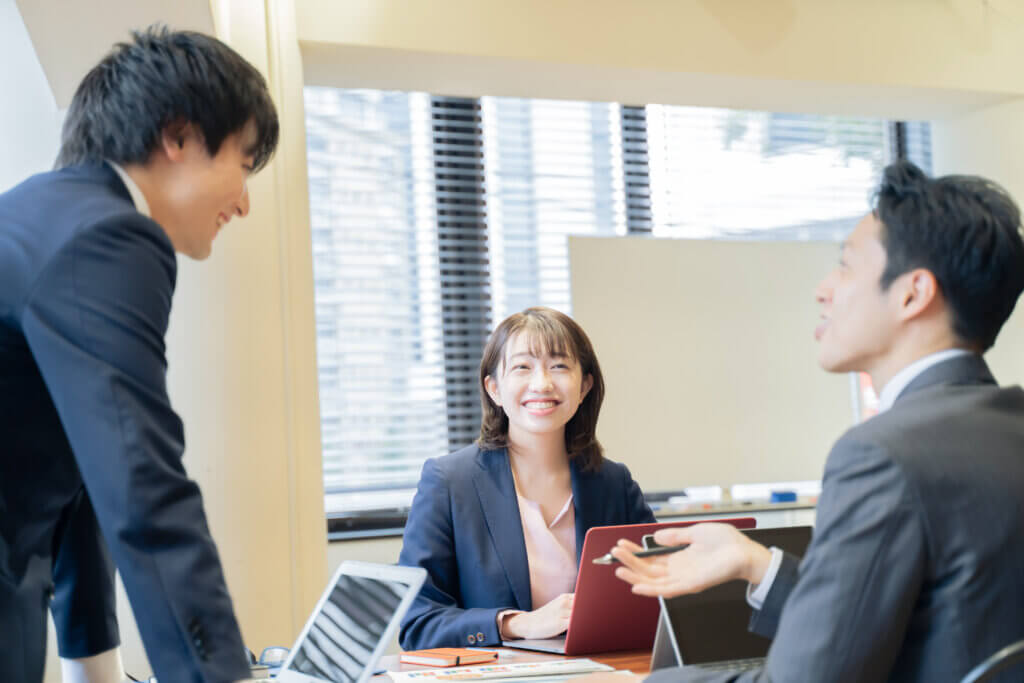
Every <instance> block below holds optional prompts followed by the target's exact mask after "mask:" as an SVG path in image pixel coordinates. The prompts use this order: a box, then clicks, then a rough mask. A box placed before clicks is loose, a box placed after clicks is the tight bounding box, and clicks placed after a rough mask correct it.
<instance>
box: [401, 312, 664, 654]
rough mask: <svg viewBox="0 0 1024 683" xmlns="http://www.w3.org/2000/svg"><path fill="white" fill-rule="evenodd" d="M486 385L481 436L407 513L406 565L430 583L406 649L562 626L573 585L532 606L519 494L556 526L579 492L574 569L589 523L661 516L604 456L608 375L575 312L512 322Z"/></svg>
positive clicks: (546, 633)
mask: <svg viewBox="0 0 1024 683" xmlns="http://www.w3.org/2000/svg"><path fill="white" fill-rule="evenodd" d="M480 387H481V402H482V404H483V413H484V415H483V421H482V425H481V429H480V438H479V439H478V440H477V442H476V444H474V445H471V446H468V447H466V448H463V449H462V450H459V451H456V452H455V453H452V454H450V455H447V456H444V457H440V458H433V459H430V460H428V461H427V462H426V463H425V464H424V466H423V473H422V476H421V478H420V483H419V487H418V489H417V492H416V496H415V498H414V499H413V503H412V509H411V510H410V512H409V520H408V522H407V523H406V527H405V534H404V539H403V545H402V552H401V555H400V557H399V564H403V565H408V566H418V567H423V568H424V569H426V570H427V580H426V583H425V584H424V585H423V589H422V590H421V592H420V594H419V596H418V597H417V598H416V600H415V602H414V603H413V605H412V607H411V608H410V609H409V611H408V612H407V613H406V615H405V618H404V619H403V620H402V628H401V633H400V635H399V639H400V642H401V645H402V647H403V648H404V649H407V650H408V649H420V648H431V647H455V646H466V645H497V644H500V643H501V641H502V640H503V639H506V640H507V639H510V638H522V637H530V638H545V637H550V636H555V635H558V634H559V633H561V632H563V631H564V630H565V628H566V626H567V625H568V616H569V612H570V610H571V607H572V594H571V593H568V594H563V595H559V596H557V597H556V598H554V599H552V600H550V601H549V602H548V603H547V604H545V605H534V604H533V599H532V594H533V593H534V592H535V590H536V589H537V587H536V586H531V579H530V565H529V562H528V558H527V549H526V548H527V543H526V538H525V536H524V530H523V521H522V518H521V516H520V512H521V511H520V506H519V497H522V498H523V499H524V500H528V501H533V506H534V507H535V509H536V510H539V511H541V514H542V515H543V523H544V524H552V525H553V524H556V523H557V520H558V519H560V518H561V517H560V516H556V515H555V512H556V511H557V510H558V509H559V508H560V507H562V513H565V511H566V510H567V509H568V501H569V495H570V494H571V496H572V498H571V500H572V512H573V513H574V515H575V525H574V526H575V551H576V557H575V562H576V564H575V566H577V567H578V565H579V558H580V552H581V551H582V549H583V538H584V536H585V534H586V532H587V530H588V529H590V528H591V527H594V526H606V525H612V524H639V523H645V522H653V521H654V514H653V513H652V512H651V509H650V508H649V507H648V506H647V504H646V503H645V502H644V500H643V495H642V493H641V492H640V487H639V486H637V484H636V482H634V481H633V479H632V477H631V476H630V473H629V470H628V469H627V468H626V466H625V465H621V464H619V463H615V462H612V461H610V460H606V459H605V458H604V457H603V454H602V449H601V446H600V444H599V443H598V442H597V439H596V437H595V430H596V427H597V417H598V413H599V412H600V408H601V402H602V400H603V398H604V381H603V378H602V376H601V369H600V366H599V365H598V362H597V357H596V356H595V354H594V351H593V347H592V346H591V344H590V340H589V339H588V338H587V336H586V334H585V333H584V332H583V330H582V329H581V328H580V327H579V325H577V324H576V323H575V322H574V321H573V320H572V319H571V318H569V317H568V316H566V315H564V314H562V313H559V312H558V311H554V310H552V309H548V308H530V309H527V310H525V311H523V312H522V313H517V314H515V315H512V316H510V317H509V318H507V319H505V320H504V321H503V322H502V323H501V324H500V325H499V326H498V327H497V329H495V331H494V333H493V334H492V335H491V338H490V340H489V341H488V344H487V348H486V349H485V350H484V357H483V360H482V361H481V363H480ZM563 504H564V507H563ZM553 520H554V521H553ZM570 537H571V532H570ZM534 552H536V551H534ZM569 569H570V570H572V569H574V568H573V567H570V568H569Z"/></svg>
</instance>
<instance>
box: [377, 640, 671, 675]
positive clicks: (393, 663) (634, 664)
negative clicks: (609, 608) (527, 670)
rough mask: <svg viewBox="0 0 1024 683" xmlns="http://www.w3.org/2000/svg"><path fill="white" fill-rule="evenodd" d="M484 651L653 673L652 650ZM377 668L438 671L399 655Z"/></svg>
mask: <svg viewBox="0 0 1024 683" xmlns="http://www.w3.org/2000/svg"><path fill="white" fill-rule="evenodd" d="M482 649H485V650H496V651H497V652H499V653H500V654H499V655H498V662H542V661H545V660H550V659H593V660H594V661H597V662H601V663H602V664H607V665H608V666H610V667H612V668H614V669H617V670H619V671H623V670H629V671H632V672H633V673H635V674H639V675H641V676H645V675H647V674H649V673H650V672H651V666H650V665H651V652H650V650H627V651H625V652H609V653H606V654H600V655H579V656H578V657H563V656H561V655H551V654H546V653H544V652H530V651H529V650H515V649H512V648H507V647H494V648H490V647H488V648H482ZM377 668H378V669H384V670H385V671H419V670H421V669H436V668H437V667H433V666H419V665H416V664H402V662H401V660H400V658H399V655H385V656H384V657H381V658H380V662H379V663H378V664H377ZM370 680H371V681H373V683H386V682H387V681H390V680H391V679H390V678H388V677H387V676H385V675H379V676H374V677H373V678H371V679H370Z"/></svg>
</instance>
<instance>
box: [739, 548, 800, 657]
mask: <svg viewBox="0 0 1024 683" xmlns="http://www.w3.org/2000/svg"><path fill="white" fill-rule="evenodd" d="M799 576H800V558H799V557H797V556H796V555H792V554H790V553H787V552H783V553H782V564H780V565H779V571H778V573H777V574H775V580H774V581H773V582H772V585H771V588H770V589H769V590H768V595H767V596H765V599H764V604H763V605H761V609H759V610H754V613H753V614H751V615H750V630H751V631H752V632H754V633H756V634H757V635H759V636H764V637H765V638H774V637H775V633H776V631H778V629H779V619H780V618H781V617H782V608H783V607H784V606H785V604H786V601H787V600H789V594H790V593H792V592H793V587H794V586H796V581H797V579H798V578H799Z"/></svg>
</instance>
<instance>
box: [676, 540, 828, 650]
mask: <svg viewBox="0 0 1024 683" xmlns="http://www.w3.org/2000/svg"><path fill="white" fill-rule="evenodd" d="M743 533H745V534H747V535H748V536H750V537H751V538H753V539H754V540H755V541H757V542H758V543H761V544H762V545H765V546H769V547H770V546H776V547H778V548H781V549H783V550H785V551H787V552H790V553H793V554H795V555H801V556H802V555H803V554H804V553H805V552H806V551H807V546H808V545H809V544H810V541H811V527H806V526H804V527H786V528H780V529H747V530H744V531H743ZM663 604H664V609H665V610H666V611H667V613H668V618H669V623H670V624H671V625H672V630H673V632H674V634H675V641H676V645H677V647H678V648H679V656H680V658H681V659H682V663H683V664H707V663H710V662H722V661H729V660H734V659H749V658H753V657H764V656H766V655H767V654H768V647H769V646H770V645H771V640H769V639H768V638H763V637H761V636H759V635H756V634H754V633H751V632H750V631H749V630H747V626H748V624H749V623H750V614H751V609H750V605H748V604H747V582H746V581H730V582H729V583H725V584H722V585H720V586H715V587H713V588H709V589H707V590H705V591H703V592H701V593H696V594H693V595H684V596H680V597H676V598H669V599H666V600H664V601H663Z"/></svg>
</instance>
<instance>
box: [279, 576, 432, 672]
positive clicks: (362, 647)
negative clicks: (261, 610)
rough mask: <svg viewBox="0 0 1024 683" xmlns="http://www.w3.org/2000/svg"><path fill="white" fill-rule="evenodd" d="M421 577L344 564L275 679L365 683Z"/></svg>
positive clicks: (420, 583)
mask: <svg viewBox="0 0 1024 683" xmlns="http://www.w3.org/2000/svg"><path fill="white" fill-rule="evenodd" d="M409 569H412V570H413V572H412V573H411V574H410V573H409V572H408V570H409ZM422 571H423V570H422V569H419V568H409V567H390V566H383V565H371V564H367V563H356V562H346V563H343V564H342V567H341V568H340V569H339V570H338V573H337V574H336V575H335V578H334V580H333V581H332V585H331V587H330V589H329V590H328V591H327V592H326V593H325V594H324V596H323V597H322V598H321V600H320V604H319V605H317V609H316V611H315V612H314V614H313V617H312V618H311V619H310V621H309V622H308V623H307V624H306V628H305V629H304V631H303V633H302V635H301V636H299V640H298V642H297V643H296V644H295V646H294V647H293V648H292V651H291V654H290V655H289V659H288V661H287V662H285V665H284V668H283V670H282V672H281V675H280V676H279V678H280V679H281V680H283V681H289V680H293V681H311V680H315V681H332V682H334V683H357V681H364V680H366V678H368V677H369V674H370V673H371V667H372V666H373V665H374V664H376V661H377V659H379V657H380V655H381V654H382V652H383V649H384V647H385V646H386V645H387V641H388V640H390V638H391V637H393V635H394V633H395V630H396V628H397V625H398V621H399V620H400V619H401V616H402V614H404V612H405V611H406V609H408V605H409V603H410V602H411V601H412V598H413V597H414V596H415V595H416V593H417V592H418V591H419V589H420V586H421V585H422V583H423V579H422V574H421V572H422ZM296 674H299V675H296Z"/></svg>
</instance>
